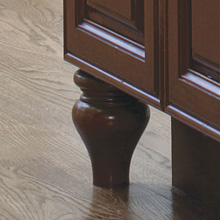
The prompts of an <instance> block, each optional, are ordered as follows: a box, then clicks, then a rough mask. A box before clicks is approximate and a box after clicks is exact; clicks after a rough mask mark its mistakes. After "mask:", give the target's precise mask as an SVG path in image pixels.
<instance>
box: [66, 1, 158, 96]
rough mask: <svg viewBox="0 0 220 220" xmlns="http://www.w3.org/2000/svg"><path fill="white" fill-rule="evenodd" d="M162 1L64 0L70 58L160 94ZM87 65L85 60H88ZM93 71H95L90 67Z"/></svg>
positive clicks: (74, 61)
mask: <svg viewBox="0 0 220 220" xmlns="http://www.w3.org/2000/svg"><path fill="white" fill-rule="evenodd" d="M157 4H158V3H157V1H154V0H146V1H145V0H120V1H118V0H117V1H116V0H111V1H109V0H65V57H66V59H67V60H69V61H71V62H73V63H77V61H79V62H78V63H77V64H79V66H80V67H81V68H84V69H85V70H88V67H89V66H90V67H91V66H92V68H93V69H94V68H96V74H97V76H98V77H99V78H102V79H103V80H105V74H102V73H103V71H104V72H105V73H107V74H109V75H111V76H114V77H115V79H116V80H118V81H120V82H121V83H123V84H129V85H132V86H135V87H136V88H139V89H141V90H143V91H147V92H149V93H150V94H152V95H154V96H157V94H158V79H157V78H158V53H157V45H158V42H157V39H158V36H157V35H158V33H157V20H158V19H157V16H158V9H157ZM82 63H83V64H85V65H83V64H82ZM90 73H91V74H93V71H91V72H90Z"/></svg>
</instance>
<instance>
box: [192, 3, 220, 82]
mask: <svg viewBox="0 0 220 220" xmlns="http://www.w3.org/2000/svg"><path fill="white" fill-rule="evenodd" d="M207 5H208V7H207ZM219 11H220V4H219V1H218V0H213V1H209V0H201V1H200V0H194V1H192V18H191V19H192V22H191V23H192V58H193V63H194V65H196V69H198V71H200V72H201V73H203V74H204V75H206V76H208V77H209V78H211V79H214V80H216V81H218V82H220V65H219V62H220V40H219V38H220V18H219ZM205 68H206V69H205Z"/></svg>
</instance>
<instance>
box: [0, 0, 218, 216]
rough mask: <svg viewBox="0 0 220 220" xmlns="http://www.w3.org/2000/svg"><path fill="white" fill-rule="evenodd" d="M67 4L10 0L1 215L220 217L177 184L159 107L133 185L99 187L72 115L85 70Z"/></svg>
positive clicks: (5, 12)
mask: <svg viewBox="0 0 220 220" xmlns="http://www.w3.org/2000/svg"><path fill="white" fill-rule="evenodd" d="M62 4H63V2H62V1H59V0H53V1H51V0H43V1H40V0H19V1H18V0H10V1H9V0H1V1H0V28H1V31H0V219H1V220H5V219H7V220H55V219H56V220H57V219H59V220H61V219H62V220H67V219H68V220H85V219H88V220H100V219H105V220H113V219H114V220H116V219H117V220H119V219H120V220H122V219H123V220H146V219H147V220H201V219H203V220H219V219H220V217H219V215H217V214H214V212H212V211H210V210H207V208H206V207H202V206H200V205H199V204H198V203H197V202H196V201H194V200H192V199H191V198H189V197H187V196H186V195H185V194H181V193H180V192H178V191H176V190H174V189H173V188H172V186H171V164H170V161H171V155H170V117H169V116H168V115H166V114H164V113H162V112H160V111H158V110H156V109H155V108H151V120H150V122H149V124H148V126H147V129H146V131H145V132H144V134H143V136H142V138H141V140H140V142H139V143H138V145H137V148H136V150H135V152H134V155H133V159H132V164H131V169H130V180H131V184H130V186H129V188H127V189H124V190H121V189H120V190H107V189H103V188H99V187H93V186H92V173H91V165H90V161H89V157H88V153H87V152H86V149H85V147H84V145H83V143H82V141H81V138H80V136H79V135H78V132H77V131H76V130H75V129H74V127H73V124H72V120H71V108H72V104H73V101H74V100H76V99H77V98H78V97H79V95H80V91H79V89H78V88H77V87H76V86H74V85H73V83H72V75H73V73H74V72H75V71H76V70H77V68H76V67H75V66H74V65H70V64H69V63H67V62H64V61H63V55H62V52H63V48H62V47H63V44H62V41H63V37H62V35H63V34H62V33H63V28H62V23H63V12H62ZM112 81H113V80H112ZM132 91H135V88H134V90H132ZM145 96H146V95H144V93H143V94H142V97H145Z"/></svg>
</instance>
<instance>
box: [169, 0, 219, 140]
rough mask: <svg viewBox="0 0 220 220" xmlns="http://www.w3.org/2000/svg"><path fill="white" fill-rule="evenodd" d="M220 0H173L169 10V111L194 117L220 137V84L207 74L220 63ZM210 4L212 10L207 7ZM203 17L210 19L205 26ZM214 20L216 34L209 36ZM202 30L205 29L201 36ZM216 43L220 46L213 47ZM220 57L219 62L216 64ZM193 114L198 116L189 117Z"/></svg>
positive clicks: (209, 132) (203, 128)
mask: <svg viewBox="0 0 220 220" xmlns="http://www.w3.org/2000/svg"><path fill="white" fill-rule="evenodd" d="M217 2H218V1H213V2H212V3H211V4H209V1H205V0H203V1H196V0H194V1H190V0H188V1H175V0H172V1H170V4H169V14H168V22H169V33H168V41H169V48H168V49H169V65H168V68H169V106H168V108H167V109H166V111H167V112H169V113H170V114H172V115H173V116H174V117H177V118H180V119H181V120H183V121H184V120H185V121H187V123H188V121H191V122H190V124H191V126H193V127H194V128H196V129H198V130H200V131H202V132H205V133H206V134H207V135H209V136H211V137H213V138H215V139H216V140H219V136H220V133H219V131H218V130H219V128H220V127H219V126H220V115H219V108H220V99H219V95H220V88H219V84H218V83H217V82H216V80H215V79H211V78H210V77H207V76H209V75H210V76H211V73H212V72H213V69H216V66H217V65H218V66H219V54H218V53H219V49H220V48H219V32H218V30H219V20H218V19H217V20H216V18H217V17H216V13H218V12H219V8H218V4H217ZM207 7H208V8H209V9H208V10H206V8H207ZM197 8H198V10H200V11H201V10H203V11H213V14H212V13H203V14H198V13H197V12H196V9H197ZM201 20H203V21H204V20H205V21H207V22H206V23H205V22H204V24H203V28H202V27H201V24H200V22H201ZM210 21H211V22H212V21H213V23H212V29H213V31H212V32H213V33H214V34H213V35H212V36H209V34H211V33H212V32H209V30H211V28H210V27H209V25H208V24H209V22H210ZM204 30H205V32H204ZM199 33H201V35H200V36H199ZM205 33H206V34H205ZM213 46H214V47H216V48H215V49H214V50H213V51H212V48H213ZM202 48H203V49H202ZM196 54H199V57H204V59H203V58H201V59H200V61H198V59H195V57H196V56H197V55H196ZM201 60H203V62H201ZM205 60H208V61H205ZM217 60H218V64H213V63H214V62H217ZM212 64H213V65H212ZM218 71H219V70H218ZM204 73H205V74H204ZM216 76H219V73H217V72H216ZM181 112H182V113H181ZM186 115H188V116H186ZM187 117H188V119H186V118H187ZM189 118H194V119H195V120H189Z"/></svg>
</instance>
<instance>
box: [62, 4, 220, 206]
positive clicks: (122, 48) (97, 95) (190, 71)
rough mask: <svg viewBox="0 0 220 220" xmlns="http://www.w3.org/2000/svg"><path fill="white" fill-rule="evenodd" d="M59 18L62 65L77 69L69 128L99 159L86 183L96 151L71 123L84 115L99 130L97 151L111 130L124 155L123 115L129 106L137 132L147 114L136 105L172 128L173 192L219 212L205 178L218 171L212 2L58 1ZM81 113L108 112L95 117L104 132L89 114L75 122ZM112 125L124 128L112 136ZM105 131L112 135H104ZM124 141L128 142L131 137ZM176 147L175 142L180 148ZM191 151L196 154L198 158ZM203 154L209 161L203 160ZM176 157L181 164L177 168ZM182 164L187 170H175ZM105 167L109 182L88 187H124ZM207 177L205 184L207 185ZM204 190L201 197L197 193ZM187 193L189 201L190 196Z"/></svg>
mask: <svg viewBox="0 0 220 220" xmlns="http://www.w3.org/2000/svg"><path fill="white" fill-rule="evenodd" d="M64 12H65V13H64V20H65V22H64V27H65V33H64V37H65V46H64V50H65V59H66V60H67V61H69V62H72V63H73V64H75V65H77V66H79V67H80V69H81V70H80V71H79V72H77V74H76V77H75V79H76V83H77V85H79V86H80V88H81V90H82V91H83V95H82V97H81V101H80V103H81V104H79V103H78V105H77V108H75V110H74V111H75V112H74V117H75V119H74V120H75V121H77V122H76V123H78V124H77V125H76V126H77V129H78V130H79V132H80V134H81V136H82V138H83V140H84V142H85V144H86V146H87V148H88V150H89V152H90V153H91V155H90V156H91V157H92V158H96V156H97V155H99V156H98V157H97V158H99V159H97V160H96V161H93V162H92V163H93V171H94V172H95V176H96V177H94V178H98V179H101V177H102V175H103V172H104V170H102V171H95V170H97V169H96V168H95V167H97V166H98V164H99V160H100V157H102V154H101V153H102V150H100V149H101V148H97V150H95V151H94V150H91V148H93V149H94V148H95V147H94V146H93V147H91V146H92V145H94V140H93V141H92V142H91V141H90V140H91V137H88V136H90V135H88V133H87V132H88V129H89V128H88V127H87V128H86V129H85V127H86V126H87V125H85V124H86V122H85V121H84V120H83V119H80V120H78V119H79V118H85V117H86V118H88V114H89V115H90V117H89V119H88V120H94V121H96V123H97V126H98V125H99V126H103V129H101V130H103V131H104V130H105V132H107V133H108V135H106V134H105V135H104V136H105V137H106V139H105V140H103V139H102V140H101V141H99V142H98V141H97V143H96V144H97V145H100V142H101V143H102V145H103V143H104V142H106V143H107V142H109V141H110V140H109V139H108V137H107V136H109V137H110V136H111V138H114V136H115V135H116V133H115V131H116V130H117V133H118V136H121V142H120V140H119V139H120V138H119V139H117V140H118V143H119V142H120V146H124V147H125V146H126V141H128V140H125V139H124V136H123V135H122V133H123V132H127V131H126V129H125V127H126V126H127V127H130V128H131V127H132V120H131V119H130V117H131V115H130V114H129V116H128V115H127V111H128V109H131V108H130V107H129V106H137V108H136V110H135V111H136V112H135V113H134V118H136V117H137V112H138V111H139V110H140V114H141V115H142V117H143V121H145V122H146V123H145V125H143V124H140V127H142V128H143V127H145V126H146V124H147V121H148V118H149V111H148V110H147V109H145V111H144V110H143V106H142V105H141V106H139V104H138V102H139V100H140V101H142V102H144V103H145V104H150V105H152V106H154V107H156V108H158V109H160V110H161V111H164V112H166V113H168V114H170V115H171V116H172V126H173V128H175V129H172V136H173V141H172V147H173V166H175V167H173V180H174V181H173V184H174V186H177V187H179V188H180V189H182V190H184V191H185V192H187V193H189V194H190V195H192V196H194V197H196V198H198V199H200V200H202V201H209V202H208V203H209V204H212V205H213V204H214V205H215V206H216V205H217V204H219V203H220V196H219V195H220V187H216V186H217V185H220V178H219V177H218V176H216V178H215V177H214V175H208V173H211V174H216V172H215V171H214V169H215V168H219V169H220V162H219V161H220V159H218V158H220V146H219V141H220V132H219V128H220V114H219V110H220V99H219V97H220V87H219V81H220V73H219V65H220V47H219V42H220V35H219V27H220V23H219V22H220V17H219V0H212V1H210V0H179V1H178V0H169V1H168V0H157V1H155V0H119V1H114V0H112V1H109V0H64ZM100 80H101V81H100ZM95 81H97V83H95ZM102 81H103V82H102ZM128 100H129V101H128ZM85 103H86V104H85ZM119 103H120V104H119ZM82 106H83V107H82ZM100 106H101V107H100ZM103 106H105V107H103ZM119 106H120V108H121V109H122V108H123V109H124V110H123V111H124V113H123V114H122V113H121V110H120V111H118V108H119ZM85 108H86V109H88V108H89V109H90V110H91V109H95V110H94V111H95V112H96V111H97V112H104V111H106V112H107V111H108V110H109V109H110V110H109V112H108V114H107V116H106V117H102V118H103V119H102V120H106V123H104V124H105V125H104V124H103V123H99V122H98V121H97V120H96V119H97V118H96V119H94V118H93V117H95V116H94V115H95V114H93V113H92V111H88V112H89V113H88V112H87V113H86V116H83V114H84V113H82V112H86V111H85ZM82 109H83V111H82ZM105 109H108V110H105ZM138 109H139V110H138ZM114 111H115V112H118V114H119V115H120V118H119V117H117V116H116V114H114V113H113V112H114ZM133 111H134V110H132V111H131V112H133ZM79 112H80V114H79ZM119 112H120V113H119ZM129 112H130V110H129ZM143 112H145V115H147V116H146V117H145V116H143V115H144V113H143ZM97 117H98V116H97ZM76 118H77V120H76ZM92 118H93V119H92ZM100 120H101V119H100ZM80 121H84V122H83V123H81V122H80ZM119 121H120V122H121V121H124V123H125V124H126V126H125V127H123V128H121V129H122V130H121V131H120V132H119V130H118V129H116V127H117V126H116V125H117V123H119ZM112 123H113V124H114V126H116V127H115V129H116V130H114V129H113V130H112V127H111V126H112ZM129 123H131V124H129ZM118 126H119V125H118ZM119 127H120V126H119ZM117 128H118V127H117ZM187 128H188V129H187ZM94 129H95V128H94V126H93V130H94ZM123 129H124V130H123ZM110 131H111V132H110ZM131 131H132V129H131ZM186 131H187V132H186ZM91 132H92V133H93V131H91ZM85 133H87V135H85ZM94 134H95V132H94ZM119 134H120V135H119ZM127 134H129V136H132V132H130V133H129V132H128V133H127ZM96 135H97V134H96ZM140 135H141V133H140V132H138V134H137V135H134V136H135V141H133V140H130V139H129V143H130V142H132V143H133V144H134V145H136V142H137V136H138V137H139V136H140ZM118 136H117V138H118ZM187 138H190V140H187ZM198 138H199V139H201V140H203V141H200V142H197V141H196V140H195V139H198ZM88 139H89V140H88ZM178 140H182V141H181V144H180V141H178ZM183 140H184V141H183ZM89 143H93V144H89ZM197 144H198V145H199V146H196V145H197ZM104 145H105V144H104ZM107 145H108V147H107V146H106V149H107V148H108V149H109V148H112V149H113V148H116V147H117V148H118V149H119V148H120V149H121V148H123V147H119V144H116V143H115V146H114V145H111V146H110V145H109V144H107ZM104 148H105V147H104ZM125 148H126V147H125ZM128 148H129V147H128ZM98 149H99V150H98ZM130 149H133V147H131V148H130ZM183 149H189V150H183ZM190 149H193V150H190ZM196 149H197V150H196ZM196 151H198V152H199V151H201V152H200V154H199V156H198V155H197V154H195V152H196ZM108 152H109V151H108ZM113 152H114V153H113ZM122 152H123V153H122ZM125 152H126V150H124V148H123V150H121V151H120V150H119V151H117V150H116V151H114V150H112V151H111V152H109V154H111V153H112V154H114V155H115V157H117V156H118V157H122V156H121V155H122V154H123V155H124V154H125ZM131 152H133V150H131ZM180 152H181V154H180ZM207 152H209V153H210V155H211V158H206V159H204V155H205V154H207ZM103 155H104V154H103ZM129 155H130V154H129ZM180 155H182V158H183V159H182V160H179V157H180ZM195 155H197V156H196V158H194V160H192V158H193V157H194V156H195ZM105 157H107V156H106V155H105ZM130 157H131V156H129V158H130ZM111 158H114V157H113V156H111ZM122 158H124V157H122ZM184 158H185V159H184ZM189 158H191V159H189ZM116 160H117V159H116ZM201 160H204V164H206V165H207V170H206V172H204V174H203V173H202V174H201V172H202V170H200V168H199V166H195V163H196V164H197V165H198V164H201V163H200V162H201ZM102 161H103V160H102ZM104 161H105V159H104ZM124 161H125V159H122V161H121V164H120V163H119V162H117V166H122V167H123V163H124ZM126 161H127V159H126ZM178 161H180V162H178ZM198 161H200V162H198ZM213 161H215V164H214V165H213ZM184 162H187V163H191V164H187V166H186V165H185V166H184V164H179V163H184ZM126 164H127V165H126V166H127V167H129V163H127V162H126ZM113 166H114V161H113V162H112V163H110V162H109V163H108V164H107V165H106V166H103V167H105V169H106V170H108V175H109V178H108V177H107V176H105V181H104V182H102V183H101V184H99V181H94V182H95V184H96V185H102V186H104V185H105V184H106V186H115V185H117V184H119V185H120V184H121V183H127V182H128V178H127V177H125V178H124V179H123V180H122V179H120V178H119V176H120V173H123V169H120V171H119V170H117V169H115V167H114V169H113V168H112V167H113ZM190 166H191V167H192V170H193V171H192V172H191V174H189V173H188V172H190V171H189V169H188V168H189V167H190ZM213 166H215V167H213ZM103 169H104V168H103ZM201 169H202V168H201ZM112 170H114V171H112ZM98 172H100V175H99V173H98ZM111 172H112V173H111ZM117 172H118V173H117ZM181 172H184V174H181ZM101 173H102V174H101ZM116 173H117V175H116ZM126 173H128V171H127V170H126ZM198 173H199V177H198V178H197V174H198ZM114 175H115V176H117V177H114ZM181 175H182V176H181ZM97 176H98V177H97ZM189 176H190V178H191V179H189V178H188V177H189ZM192 176H193V177H192ZM210 176H211V177H212V179H209V177H210ZM181 177H182V179H181ZM114 178H115V180H114ZM192 178H195V180H193V179H192ZM196 178H197V179H196ZM120 181H121V182H120ZM123 181H125V182H123ZM181 181H182V183H184V186H183V185H182V184H181ZM207 186H208V187H209V190H207V189H205V187H207ZM193 188H197V189H198V190H193ZM195 191H196V192H197V193H193V192H195ZM214 191H215V193H214ZM203 194H205V195H203ZM198 195H200V196H198ZM201 195H203V196H201ZM204 198H209V199H204Z"/></svg>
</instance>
